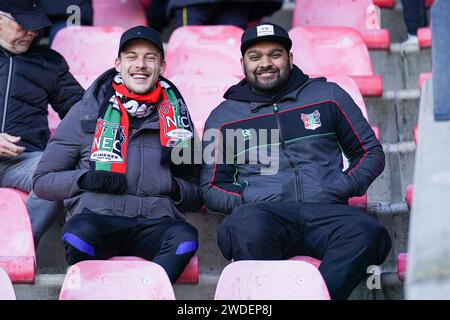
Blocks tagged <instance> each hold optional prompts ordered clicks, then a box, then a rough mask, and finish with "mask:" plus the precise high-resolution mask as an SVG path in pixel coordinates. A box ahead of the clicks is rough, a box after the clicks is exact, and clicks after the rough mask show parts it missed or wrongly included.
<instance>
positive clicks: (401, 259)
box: [397, 253, 408, 281]
mask: <svg viewBox="0 0 450 320" xmlns="http://www.w3.org/2000/svg"><path fill="white" fill-rule="evenodd" d="M407 264H408V254H407V253H400V254H399V255H398V257H397V276H398V278H399V279H400V281H404V280H405V276H406V267H407Z"/></svg>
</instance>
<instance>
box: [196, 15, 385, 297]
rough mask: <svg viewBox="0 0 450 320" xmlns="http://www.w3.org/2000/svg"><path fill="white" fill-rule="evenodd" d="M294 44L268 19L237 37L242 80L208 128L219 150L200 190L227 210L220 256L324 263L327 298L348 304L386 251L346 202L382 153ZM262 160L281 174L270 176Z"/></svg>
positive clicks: (346, 100) (377, 232) (374, 225)
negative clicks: (303, 63) (303, 65)
mask: <svg viewBox="0 0 450 320" xmlns="http://www.w3.org/2000/svg"><path fill="white" fill-rule="evenodd" d="M291 46H292V42H291V39H289V35H288V33H287V32H286V30H284V29H283V28H281V27H279V26H277V25H274V24H270V23H263V24H259V25H257V26H255V27H253V28H250V29H248V30H246V31H245V32H244V34H243V35H242V44H241V51H242V58H241V64H242V69H243V71H244V73H245V79H244V80H242V81H240V82H239V83H238V84H236V85H235V86H232V87H231V88H229V89H228V91H227V92H226V93H225V95H224V98H225V99H226V101H224V102H222V103H221V104H220V105H219V106H218V107H217V108H216V109H215V110H213V112H212V113H211V114H210V116H209V118H208V120H207V122H206V125H205V133H204V137H205V136H207V133H208V131H209V130H213V131H212V132H211V131H210V132H209V135H208V136H213V137H214V138H215V140H214V143H216V144H217V145H216V148H215V150H214V152H212V157H213V158H214V159H215V160H214V161H213V163H212V164H211V165H209V164H204V165H203V167H202V171H201V175H200V192H201V195H202V198H203V200H204V201H205V203H206V205H207V206H208V208H209V209H210V210H214V211H220V212H223V213H226V214H227V216H226V217H225V219H224V220H223V222H222V223H221V224H220V226H219V229H218V245H219V248H220V250H221V251H222V254H223V255H224V256H225V258H227V259H229V260H231V259H234V260H235V261H237V260H249V259H256V260H281V259H288V258H291V257H293V256H296V255H307V256H311V257H314V258H317V259H321V260H322V263H321V265H320V268H319V270H320V271H321V273H322V275H323V277H324V280H325V282H326V284H327V286H328V290H329V292H330V295H331V297H332V298H333V299H346V298H347V297H348V296H349V295H350V294H351V292H352V290H353V289H354V288H355V287H356V286H357V285H358V283H359V282H360V281H361V280H362V279H363V277H364V275H365V273H366V270H367V267H368V266H369V265H372V264H374V265H375V264H381V263H382V262H383V261H384V259H385V258H386V256H387V254H388V252H389V250H390V248H391V241H390V237H389V235H388V233H387V231H386V229H385V228H384V227H383V226H382V225H381V224H380V223H379V222H377V221H376V220H374V219H372V218H370V217H369V216H367V215H366V214H365V213H364V212H363V211H362V210H360V209H358V208H354V207H349V206H348V205H347V201H348V199H349V198H350V197H354V196H361V195H363V194H364V193H365V192H366V191H367V188H368V187H369V185H370V184H371V183H372V182H373V180H374V179H375V178H376V177H377V176H378V175H379V174H380V173H381V172H382V171H383V169H384V163H385V160H384V153H383V149H382V147H381V145H380V144H379V142H378V140H377V139H376V137H375V135H374V133H373V131H372V129H371V127H370V126H369V124H368V123H367V121H366V120H365V118H364V117H363V115H362V113H361V111H360V109H359V108H358V106H357V105H356V104H355V103H354V102H353V100H352V99H351V98H350V96H349V95H348V94H347V93H346V92H345V91H344V90H342V89H341V88H340V87H339V86H337V85H336V84H334V83H329V82H327V81H326V79H325V78H317V79H311V78H309V77H308V76H307V75H305V74H304V73H303V72H302V71H301V70H300V69H299V68H298V67H297V66H295V65H294V64H293V55H292V53H291V52H290V49H291ZM230 131H231V132H232V133H233V132H234V134H229V133H230ZM269 136H270V137H269ZM217 137H218V138H217ZM274 137H276V138H277V139H276V141H275V142H273V141H274V139H273V138H274ZM209 144H210V143H209V141H205V138H204V147H205V148H206V147H208V146H209ZM239 146H242V147H239ZM208 150H209V149H208ZM342 152H344V154H345V155H346V156H347V158H348V159H349V162H350V163H349V168H348V169H347V170H345V171H342V170H343V164H342ZM267 154H270V155H272V157H276V158H277V159H278V168H277V169H278V170H272V171H270V172H267V170H266V169H267V162H266V161H265V159H267V156H265V155H267ZM230 159H231V161H230ZM205 163H206V161H205ZM293 298H295V297H293Z"/></svg>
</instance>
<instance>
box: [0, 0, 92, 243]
mask: <svg viewBox="0 0 450 320" xmlns="http://www.w3.org/2000/svg"><path fill="white" fill-rule="evenodd" d="M50 25H51V22H50V21H49V20H48V18H47V17H46V15H45V13H44V11H43V9H42V8H41V6H40V3H39V1H37V0H0V83H2V89H0V117H1V122H0V125H1V129H0V132H1V133H0V187H9V188H17V189H19V190H22V191H25V192H30V195H29V198H28V202H27V209H28V212H29V214H30V220H31V227H32V229H33V236H34V241H35V246H37V245H38V243H39V241H40V238H41V237H42V235H43V234H44V233H45V231H46V230H47V229H48V228H49V227H50V226H51V224H52V222H53V221H54V220H55V219H56V218H57V216H58V214H60V213H62V212H63V206H62V203H61V202H53V201H47V200H42V199H39V198H38V197H36V195H35V194H34V193H33V192H32V181H31V179H32V175H33V173H34V170H35V168H36V166H37V164H38V162H39V159H40V158H41V155H42V152H43V151H44V149H45V147H46V145H47V141H48V140H49V138H50V131H49V128H48V121H47V114H48V109H47V108H48V104H50V105H51V106H52V108H53V109H54V110H55V111H56V112H58V115H59V116H60V117H61V118H63V117H64V116H65V115H66V114H67V112H68V111H69V109H70V108H71V107H72V105H74V104H75V103H76V102H77V101H79V99H80V98H81V96H82V95H83V92H84V90H83V88H82V87H81V86H80V84H79V83H78V82H77V81H76V80H75V78H74V77H73V76H72V74H71V73H70V72H69V67H68V66H67V63H66V61H65V60H64V58H63V57H62V56H61V55H60V54H59V53H57V52H55V51H53V50H50V49H46V48H40V47H37V46H36V42H37V40H38V31H40V30H42V29H43V28H45V27H47V26H50Z"/></svg>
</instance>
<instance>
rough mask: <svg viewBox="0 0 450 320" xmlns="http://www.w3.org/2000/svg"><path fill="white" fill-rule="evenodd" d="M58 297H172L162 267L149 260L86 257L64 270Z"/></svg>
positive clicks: (67, 298)
mask: <svg viewBox="0 0 450 320" xmlns="http://www.w3.org/2000/svg"><path fill="white" fill-rule="evenodd" d="M59 299H60V300H175V294H174V291H173V287H172V284H171V283H170V280H169V277H168V276H167V274H166V272H165V271H164V269H163V268H162V267H161V266H160V265H158V264H156V263H153V262H150V261H108V260H101V261H100V260H89V261H82V262H79V263H77V264H74V265H73V266H71V267H70V269H69V270H68V272H67V274H66V277H65V279H64V283H63V285H62V288H61V292H60V295H59Z"/></svg>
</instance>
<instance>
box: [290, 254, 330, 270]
mask: <svg viewBox="0 0 450 320" xmlns="http://www.w3.org/2000/svg"><path fill="white" fill-rule="evenodd" d="M289 260H294V261H303V262H307V263H309V264H312V265H313V266H315V267H316V268H317V269H318V268H319V267H320V264H321V263H322V261H320V260H319V259H316V258H312V257H308V256H295V257H292V258H289Z"/></svg>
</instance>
